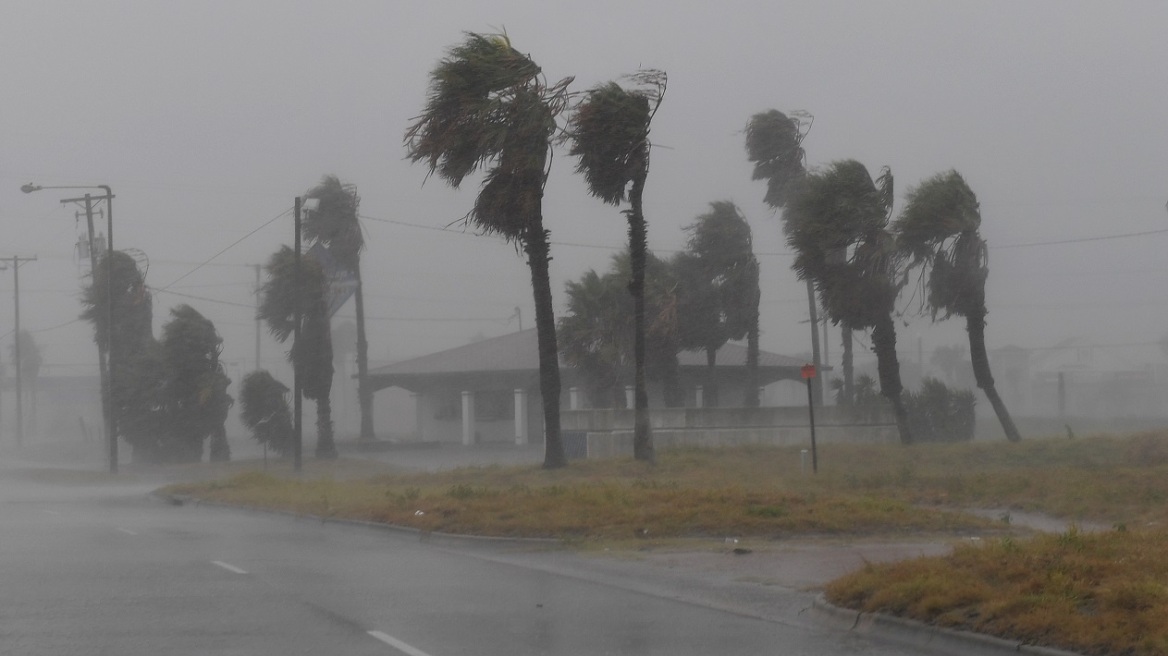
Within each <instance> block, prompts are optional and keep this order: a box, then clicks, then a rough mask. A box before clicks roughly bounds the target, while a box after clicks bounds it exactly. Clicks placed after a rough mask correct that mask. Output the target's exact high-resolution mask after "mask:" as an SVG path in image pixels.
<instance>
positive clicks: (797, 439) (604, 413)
mask: <svg viewBox="0 0 1168 656" xmlns="http://www.w3.org/2000/svg"><path fill="white" fill-rule="evenodd" d="M649 417H650V424H651V426H652V427H653V446H654V448H655V449H656V450H658V451H663V450H668V449H670V448H676V447H682V446H686V447H694V446H696V447H721V446H743V445H752V444H755V445H768V446H800V445H806V446H808V447H810V445H811V428H810V425H809V423H808V416H807V408H788V407H784V408H661V409H652V410H650V412H649ZM633 418H634V412H633V411H632V410H624V409H619V410H618V409H601V410H564V411H562V412H561V415H560V421H561V427H562V428H563V430H564V431H572V432H573V433H576V434H577V435H580V436H581V437H582V438H583V441H584V444H585V448H584V452H585V453H584V455H586V457H589V458H608V457H616V456H627V455H632V453H633ZM866 419H867V421H864V422H857V421H856V420H855V418H854V417H852V416H851V415H850V414H848V413H846V412H842V411H840V410H839V409H838V408H835V407H827V408H817V409H816V411H815V439H816V442H818V443H837V444H838V443H863V444H878V443H896V442H898V441H899V435H898V434H897V431H896V424H895V422H894V421H893V420H892V417H891V415H890V414H887V413H885V414H881V415H878V416H874V417H869V418H866Z"/></svg>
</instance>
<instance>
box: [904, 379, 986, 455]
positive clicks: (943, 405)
mask: <svg viewBox="0 0 1168 656" xmlns="http://www.w3.org/2000/svg"><path fill="white" fill-rule="evenodd" d="M975 404H976V399H975V398H974V396H973V392H971V391H969V390H951V389H949V388H948V387H947V386H946V385H945V383H943V382H941V381H939V380H937V379H936V378H926V379H925V380H924V381H923V382H922V383H921V389H920V391H917V392H905V393H904V405H905V409H906V410H908V421H909V426H910V427H911V429H912V433H913V437H914V439H916V440H918V441H921V442H968V441H969V440H972V439H973V429H974V424H975V419H974V414H973V409H974V406H975Z"/></svg>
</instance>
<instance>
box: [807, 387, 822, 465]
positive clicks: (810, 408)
mask: <svg viewBox="0 0 1168 656" xmlns="http://www.w3.org/2000/svg"><path fill="white" fill-rule="evenodd" d="M807 414H808V416H809V417H810V418H811V473H812V474H818V473H819V454H818V453H817V451H816V448H815V397H814V395H813V394H812V392H811V378H810V377H809V378H808V379H807Z"/></svg>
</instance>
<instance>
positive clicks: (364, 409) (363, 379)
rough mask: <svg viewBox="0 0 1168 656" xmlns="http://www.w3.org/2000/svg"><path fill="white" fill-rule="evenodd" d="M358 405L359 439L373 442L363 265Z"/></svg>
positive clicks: (357, 300)
mask: <svg viewBox="0 0 1168 656" xmlns="http://www.w3.org/2000/svg"><path fill="white" fill-rule="evenodd" d="M356 274H357V290H356V294H355V296H356V298H355V303H356V306H357V405H358V406H360V408H361V434H360V437H359V439H361V440H372V439H373V438H374V435H373V389H372V388H370V387H369V342H368V341H366V339H365V292H364V289H363V288H364V285H363V284H362V282H361V265H360V263H358V264H357V271H356Z"/></svg>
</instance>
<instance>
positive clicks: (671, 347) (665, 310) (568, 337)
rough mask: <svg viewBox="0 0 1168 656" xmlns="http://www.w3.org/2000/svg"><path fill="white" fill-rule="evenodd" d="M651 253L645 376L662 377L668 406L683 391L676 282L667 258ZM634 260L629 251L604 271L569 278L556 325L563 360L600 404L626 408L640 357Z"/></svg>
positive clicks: (646, 300) (648, 280) (647, 290)
mask: <svg viewBox="0 0 1168 656" xmlns="http://www.w3.org/2000/svg"><path fill="white" fill-rule="evenodd" d="M647 255H648V259H647V262H646V274H645V275H646V280H645V287H646V289H645V305H646V309H645V313H646V324H647V325H646V337H647V339H646V342H647V348H646V354H645V360H646V362H645V371H646V374H645V376H646V378H647V379H649V380H660V381H662V383H663V385H664V387H665V397H666V405H670V406H672V405H676V403H675V401H676V398H677V396H679V393H678V389H677V387H678V380H677V378H678V365H677V353H678V351H679V350H680V348H679V346H678V341H677V327H676V311H675V306H676V303H675V301H674V293H673V289H674V287H675V286H676V285H675V284H674V283H673V281H672V280H670V272H669V271H668V267H667V266H666V264H665V262H663V261H661V260H660V259H658V258H656V257H655V256H654V255H653V254H652V253H651V252H650V253H648V254H647ZM630 260H631V258H630V257H629V254H628V253H627V252H624V253H620V254H618V255H614V256H613V258H612V267H611V268H610V270H609V271H608V272H606V273H604V274H603V275H602V274H598V273H597V272H596V271H594V270H589V271H587V272H585V274H584V275H583V276H581V277H580V279H579V280H575V281H569V282H568V283H567V286H566V291H567V299H568V300H567V308H566V312H565V313H564V314H563V316H561V317H560V320H559V322H558V324H557V329H556V334H557V336H558V341H559V344H560V353H561V354H562V355H563V357H564V361H565V362H566V363H567V364H569V365H571V366H573V367H576V368H577V369H579V370H580V371H581V372H582V373H583V374H584V376H585V378H586V380H588V382H589V386H590V388H591V390H590V392H591V396H592V398H593V400H594V402H595V403H596V404H597V405H598V406H601V407H609V406H612V405H614V406H616V407H624V402H625V401H624V392H623V390H624V387H625V385H626V384H627V383H628V380H629V371H630V370H631V369H632V368H633V362H634V359H635V357H634V341H635V340H634V332H635V329H634V325H633V324H634V321H633V299H632V296H631V295H630V294H629V291H628V288H629V283H628V281H629V277H630V275H629V272H630V270H631V268H632V267H631V265H630Z"/></svg>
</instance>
